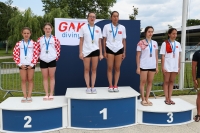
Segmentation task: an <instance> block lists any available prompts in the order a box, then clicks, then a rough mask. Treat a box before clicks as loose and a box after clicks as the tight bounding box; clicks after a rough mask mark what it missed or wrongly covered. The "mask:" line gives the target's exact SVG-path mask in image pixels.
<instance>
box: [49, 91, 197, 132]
mask: <svg viewBox="0 0 200 133" xmlns="http://www.w3.org/2000/svg"><path fill="white" fill-rule="evenodd" d="M178 98H181V99H183V100H185V101H187V102H189V103H191V104H193V105H195V100H196V96H195V95H186V96H178ZM195 114H196V109H195V110H194V115H195ZM50 133H200V122H192V123H190V124H184V125H181V126H171V127H160V126H146V125H135V126H130V127H126V128H119V129H109V130H98V131H94V130H77V129H62V130H59V131H52V132H50Z"/></svg>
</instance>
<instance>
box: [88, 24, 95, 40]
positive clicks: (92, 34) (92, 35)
mask: <svg viewBox="0 0 200 133" xmlns="http://www.w3.org/2000/svg"><path fill="white" fill-rule="evenodd" d="M88 29H89V31H90V35H91V39H92V44H93V43H94V29H95V25H94V28H93V31H91V28H90V25H89V24H88Z"/></svg>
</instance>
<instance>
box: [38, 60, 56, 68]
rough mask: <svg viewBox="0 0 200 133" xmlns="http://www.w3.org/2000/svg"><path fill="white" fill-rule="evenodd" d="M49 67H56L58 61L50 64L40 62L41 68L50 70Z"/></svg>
mask: <svg viewBox="0 0 200 133" xmlns="http://www.w3.org/2000/svg"><path fill="white" fill-rule="evenodd" d="M49 67H56V60H53V61H51V62H49V63H46V62H44V61H42V60H40V68H49Z"/></svg>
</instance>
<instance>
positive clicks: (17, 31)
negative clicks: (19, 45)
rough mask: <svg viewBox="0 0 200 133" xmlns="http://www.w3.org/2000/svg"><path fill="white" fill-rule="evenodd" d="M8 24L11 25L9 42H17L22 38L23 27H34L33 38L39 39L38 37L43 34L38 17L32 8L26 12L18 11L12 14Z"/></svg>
mask: <svg viewBox="0 0 200 133" xmlns="http://www.w3.org/2000/svg"><path fill="white" fill-rule="evenodd" d="M8 26H10V36H9V37H8V43H9V44H15V43H16V42H17V41H19V40H21V39H22V35H21V29H22V28H23V27H29V28H30V29H32V35H31V38H32V39H33V40H37V38H38V37H39V36H41V35H42V29H41V28H40V27H41V26H40V22H39V21H38V17H37V16H36V15H34V14H33V12H32V11H31V9H30V8H28V9H27V10H25V12H20V11H16V12H15V13H14V14H12V18H11V19H10V20H9V21H8Z"/></svg>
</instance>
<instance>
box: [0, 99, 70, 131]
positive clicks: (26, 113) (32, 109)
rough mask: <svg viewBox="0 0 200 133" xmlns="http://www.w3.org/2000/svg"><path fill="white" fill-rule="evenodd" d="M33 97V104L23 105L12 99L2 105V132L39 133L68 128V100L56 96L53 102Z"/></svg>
mask: <svg viewBox="0 0 200 133" xmlns="http://www.w3.org/2000/svg"><path fill="white" fill-rule="evenodd" d="M42 98H43V97H33V102H32V103H21V98H19V97H11V98H8V99H6V100H5V101H4V102H2V103H1V104H0V114H1V116H2V117H1V130H2V131H12V132H39V131H49V130H56V129H60V128H65V127H67V99H66V98H65V97H64V96H56V97H55V98H54V100H53V101H43V99H42Z"/></svg>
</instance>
